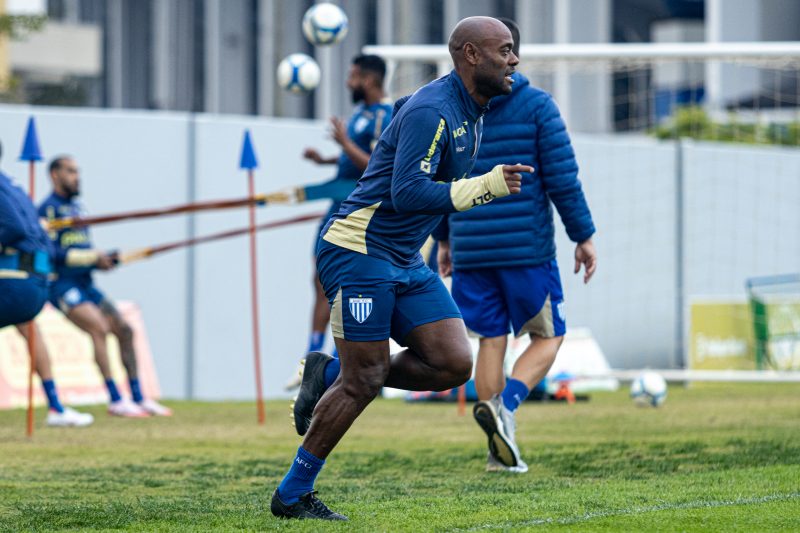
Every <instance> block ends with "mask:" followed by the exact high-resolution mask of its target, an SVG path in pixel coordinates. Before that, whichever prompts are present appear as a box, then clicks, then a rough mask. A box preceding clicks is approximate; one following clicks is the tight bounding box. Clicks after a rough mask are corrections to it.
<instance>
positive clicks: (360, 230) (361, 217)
mask: <svg viewBox="0 0 800 533" xmlns="http://www.w3.org/2000/svg"><path fill="white" fill-rule="evenodd" d="M380 205H381V203H380V202H378V203H377V204H374V205H371V206H369V207H364V208H362V209H358V210H357V211H353V212H352V213H350V214H349V215H347V217H346V218H340V219H337V220H335V221H334V222H333V224H331V226H330V227H329V228H328V231H326V232H325V235H324V236H323V237H322V238H323V239H325V240H326V241H328V242H329V243H331V244H335V245H337V246H341V247H342V248H347V249H348V250H353V251H354V252H359V253H362V254H364V255H366V254H367V226H369V222H370V220H372V215H374V214H375V211H376V210H377V209H378V207H380Z"/></svg>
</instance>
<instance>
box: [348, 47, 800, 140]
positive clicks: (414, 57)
mask: <svg viewBox="0 0 800 533" xmlns="http://www.w3.org/2000/svg"><path fill="white" fill-rule="evenodd" d="M363 50H364V52H365V53H370V54H377V55H379V56H381V57H383V58H384V59H385V60H386V61H387V71H388V74H387V89H388V91H389V93H390V95H391V96H392V97H393V98H395V99H396V98H399V97H401V96H404V95H407V94H411V93H412V92H414V91H415V90H416V89H417V88H419V87H420V86H422V85H424V84H425V83H427V82H429V81H431V80H433V79H435V78H436V77H439V76H442V75H444V74H446V73H447V72H448V71H449V70H450V69H451V68H452V63H451V60H450V56H449V53H448V51H447V47H446V46H444V45H370V46H366V47H364V49H363ZM518 70H519V71H520V72H522V73H523V74H525V75H526V76H527V77H528V78H529V79H531V82H532V83H533V84H534V85H536V86H538V87H541V88H542V89H544V90H546V91H548V92H550V93H552V94H553V95H554V97H555V99H556V101H557V102H558V103H559V105H560V106H561V108H562V112H563V114H564V115H565V118H566V119H567V121H568V123H569V125H570V129H571V130H572V131H574V132H587V133H603V132H605V133H609V132H637V131H645V132H650V133H654V134H658V135H660V136H661V137H662V138H663V137H678V136H690V137H696V138H701V139H707V140H716V139H719V140H736V141H742V142H753V143H770V144H782V145H789V146H800V80H799V78H800V76H799V75H798V74H799V73H800V42H727V43H710V42H698V43H642V44H629V43H605V44H604V43H597V44H522V46H521V49H520V64H519V66H518ZM686 109H689V110H690V112H688V113H687V112H681V111H682V110H683V111H685V110H686Z"/></svg>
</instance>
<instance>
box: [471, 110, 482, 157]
mask: <svg viewBox="0 0 800 533" xmlns="http://www.w3.org/2000/svg"><path fill="white" fill-rule="evenodd" d="M482 120H483V113H481V114H480V115H479V116H478V120H476V121H475V126H474V128H473V130H472V135H473V137H475V146H474V148H473V149H472V159H475V156H477V155H478V144H479V142H478V123H479V122H481V121H482Z"/></svg>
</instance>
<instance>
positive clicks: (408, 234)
mask: <svg viewBox="0 0 800 533" xmlns="http://www.w3.org/2000/svg"><path fill="white" fill-rule="evenodd" d="M485 111H486V108H485V107H482V106H480V105H478V104H477V103H476V102H475V101H474V100H473V99H472V97H471V96H470V95H469V94H468V93H467V90H466V88H465V87H464V83H463V82H462V81H461V79H460V78H459V76H458V74H456V72H455V71H453V72H451V73H450V74H448V75H447V76H444V77H442V78H440V79H438V80H435V81H433V82H431V83H429V84H428V85H425V86H424V87H422V88H420V89H419V90H418V91H417V92H416V93H414V95H413V96H412V97H411V98H410V99H409V100H408V101H407V102H406V103H405V104H404V105H403V106H402V107H401V108H400V110H399V111H398V112H397V115H396V116H394V117H393V119H392V122H391V123H390V124H389V127H388V128H386V131H384V133H383V135H381V137H380V139H379V141H378V145H377V147H376V148H375V150H374V151H373V153H372V157H371V158H370V160H369V165H368V166H367V169H366V171H365V172H364V175H363V176H362V177H361V179H360V180H359V181H358V184H357V185H356V188H355V190H354V191H353V193H352V194H351V195H350V196H349V197H348V198H347V200H345V201H344V202H343V203H342V207H341V209H340V210H339V212H338V213H336V214H335V215H333V217H331V219H330V220H329V221H328V224H326V226H325V227H324V228H323V230H322V233H321V238H322V239H323V240H325V241H327V242H329V243H332V244H335V245H337V246H341V247H342V248H347V249H348V250H353V251H356V252H360V253H363V254H366V255H370V256H374V257H377V258H381V259H384V260H387V261H389V262H391V263H392V264H394V265H396V266H399V267H410V266H416V265H419V264H421V263H422V258H421V256H420V254H419V250H420V248H421V247H422V245H423V243H424V242H425V240H426V239H427V237H428V235H430V233H431V232H432V231H433V229H434V228H436V226H437V225H438V224H439V221H440V220H441V215H444V214H447V213H452V212H455V211H462V210H465V209H469V208H470V207H474V206H476V205H480V204H481V203H484V202H486V201H489V200H491V199H492V198H493V197H494V196H493V195H492V194H491V192H489V191H487V190H484V191H483V193H482V194H476V193H475V191H476V190H475V188H474V187H464V186H461V185H463V184H459V180H464V178H468V177H469V175H470V172H471V171H472V167H473V165H474V164H475V157H476V155H477V153H478V147H479V145H480V139H481V130H482V120H483V119H482V117H483V114H484V112H485ZM501 179H502V177H501ZM453 182H454V183H453ZM503 184H504V182H503ZM473 185H475V183H474V184H473ZM431 215H438V216H431Z"/></svg>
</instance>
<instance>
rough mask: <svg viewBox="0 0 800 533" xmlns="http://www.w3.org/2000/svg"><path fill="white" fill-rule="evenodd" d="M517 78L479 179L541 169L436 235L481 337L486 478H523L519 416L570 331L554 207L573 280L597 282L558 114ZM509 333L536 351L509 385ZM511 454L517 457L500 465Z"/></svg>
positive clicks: (497, 112) (485, 145)
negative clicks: (495, 474)
mask: <svg viewBox="0 0 800 533" xmlns="http://www.w3.org/2000/svg"><path fill="white" fill-rule="evenodd" d="M501 20H502V19H501ZM503 22H504V23H505V24H506V26H507V27H508V28H509V30H511V33H512V35H513V37H514V43H515V49H514V53H515V54H517V55H519V28H518V27H517V25H516V24H515V23H514V22H513V21H510V20H503ZM513 77H514V84H513V85H512V87H513V89H512V93H511V94H510V95H502V96H498V97H495V98H494V99H492V101H491V103H490V112H489V113H487V115H486V117H485V120H484V129H483V139H482V142H481V147H480V151H479V152H478V159H477V161H476V163H475V167H474V168H473V173H474V174H482V173H485V172H487V171H488V170H489V169H491V168H492V167H494V166H495V165H496V164H498V163H502V162H504V161H513V162H515V163H521V164H524V165H530V166H532V167H534V169H535V171H534V173H533V174H523V175H522V176H523V178H522V183H523V186H522V192H521V193H520V194H518V195H513V196H507V197H505V198H498V199H497V200H495V201H493V202H492V203H490V204H488V205H487V206H486V207H484V208H483V209H474V210H469V211H463V212H458V213H453V214H451V215H450V216H449V218H448V219H445V220H446V222H447V223H448V224H442V226H440V227H439V228H438V229H437V231H436V233H435V235H434V236H435V237H436V238H437V239H438V240H440V241H441V242H440V243H439V257H438V259H439V271H440V273H441V274H442V275H443V276H445V275H449V274H450V273H451V271H452V275H453V288H452V292H453V298H454V300H455V301H456V303H457V304H458V307H459V309H460V310H461V313H462V314H463V317H464V322H465V324H466V326H467V328H469V329H470V330H471V331H473V332H475V333H477V334H478V335H479V336H480V349H479V352H478V361H477V365H476V369H475V385H476V388H477V392H478V397H479V399H480V400H481V401H479V402H478V403H477V404H476V405H475V408H474V411H473V414H474V415H475V419H476V421H477V422H478V424H479V425H480V426H481V428H482V429H483V430H484V431H485V432H486V433H487V435H488V437H489V457H488V464H487V470H489V471H497V470H506V471H513V472H525V471H527V465H526V464H525V463H524V461H522V459H521V457H520V456H519V449H518V448H517V446H516V443H515V442H514V440H515V439H514V433H515V431H514V429H515V422H514V411H515V410H516V408H517V407H518V406H519V404H520V402H521V401H523V400H525V398H527V396H528V394H529V392H530V389H531V388H532V387H534V386H535V385H536V384H538V383H539V382H540V381H541V380H542V378H544V376H545V375H546V374H547V371H548V370H549V369H550V367H551V365H552V364H553V361H554V360H555V356H556V352H557V351H558V348H559V347H560V346H561V342H562V340H563V338H564V333H565V332H566V325H565V322H564V300H563V292H562V289H561V280H560V278H559V273H558V265H557V264H556V259H555V257H556V246H555V239H554V231H555V228H554V224H553V210H552V206H551V202H552V204H554V205H555V207H556V209H557V210H558V213H559V215H560V217H561V220H562V222H563V223H564V226H565V227H566V230H567V235H569V238H570V239H571V240H572V241H574V242H576V243H577V246H576V248H575V273H578V272H579V271H580V267H581V265H583V266H584V268H585V273H584V282H588V281H589V279H590V278H591V277H592V274H594V271H595V268H596V263H597V257H596V253H595V249H594V245H593V244H592V240H591V237H592V235H593V234H594V232H595V228H594V224H593V223H592V216H591V213H590V212H589V207H588V205H587V204H586V200H585V198H584V195H583V191H582V190H581V183H580V181H578V177H577V175H578V166H577V164H576V162H575V154H574V152H573V150H572V146H571V144H570V139H569V135H568V133H567V130H566V128H565V126H564V122H563V121H562V119H561V115H560V114H559V111H558V108H557V107H556V104H555V102H554V101H553V99H552V97H551V96H550V95H549V94H547V93H546V92H544V91H542V90H540V89H537V88H535V87H533V86H531V85H530V82H529V81H528V80H527V79H526V78H525V77H524V76H522V75H521V74H519V73H517V74H514V76H513ZM448 225H449V228H448ZM509 325H511V326H512V327H513V331H514V334H515V335H517V336H520V335H523V334H525V333H527V334H529V335H530V338H531V343H530V345H529V346H528V348H527V349H526V350H525V352H524V353H523V354H522V355H521V356H520V358H519V360H518V361H517V363H516V364H515V365H514V369H513V371H512V374H511V377H510V378H509V379H508V380H506V379H505V375H504V373H503V359H504V356H505V353H506V339H507V335H508V333H509V331H510V330H509ZM498 439H499V440H500V441H502V443H501V446H500V447H498V445H497V442H498ZM503 443H504V444H506V446H502V444H503ZM509 449H510V450H512V451H513V452H514V454H515V455H516V456H515V457H503V455H505V454H506V453H507V450H509Z"/></svg>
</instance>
